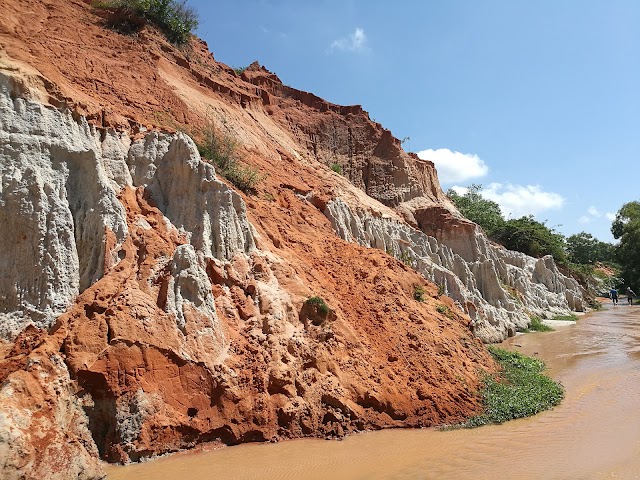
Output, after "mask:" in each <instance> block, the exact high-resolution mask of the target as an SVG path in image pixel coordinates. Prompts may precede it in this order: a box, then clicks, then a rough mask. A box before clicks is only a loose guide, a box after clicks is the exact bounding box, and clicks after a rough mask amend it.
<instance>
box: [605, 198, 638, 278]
mask: <svg viewBox="0 0 640 480" xmlns="http://www.w3.org/2000/svg"><path fill="white" fill-rule="evenodd" d="M611 233H613V237H614V238H615V239H617V240H619V244H618V248H617V249H616V257H617V259H618V262H619V263H620V264H621V265H622V277H623V278H624V279H625V281H626V282H627V284H628V285H629V286H631V285H633V286H635V287H636V288H638V285H640V202H639V201H633V202H629V203H625V204H624V205H623V206H622V208H621V209H620V210H619V211H618V213H617V214H616V218H615V220H614V221H613V224H612V225H611Z"/></svg>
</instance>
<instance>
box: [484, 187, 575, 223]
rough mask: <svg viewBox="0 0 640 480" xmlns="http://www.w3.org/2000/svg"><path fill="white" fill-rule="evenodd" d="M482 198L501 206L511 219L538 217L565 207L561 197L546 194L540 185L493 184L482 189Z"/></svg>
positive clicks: (555, 194) (505, 214)
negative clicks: (541, 213)
mask: <svg viewBox="0 0 640 480" xmlns="http://www.w3.org/2000/svg"><path fill="white" fill-rule="evenodd" d="M482 196H483V197H485V198H487V199H489V200H493V201H494V202H496V203H497V204H498V205H500V209H501V210H502V213H503V215H504V216H505V217H509V218H518V217H521V216H523V215H537V214H538V213H540V212H543V211H545V210H554V209H559V208H562V206H563V205H564V198H563V197H562V196H561V195H558V194H557V193H553V192H545V191H544V190H542V188H541V187H540V186H539V185H512V184H506V185H503V184H501V183H491V184H489V185H488V186H487V187H485V188H483V189H482Z"/></svg>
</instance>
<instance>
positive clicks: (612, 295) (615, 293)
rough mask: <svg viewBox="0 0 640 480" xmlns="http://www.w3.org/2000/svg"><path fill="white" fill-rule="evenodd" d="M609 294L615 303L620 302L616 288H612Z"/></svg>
mask: <svg viewBox="0 0 640 480" xmlns="http://www.w3.org/2000/svg"><path fill="white" fill-rule="evenodd" d="M609 296H610V297H611V301H612V302H613V304H614V305H617V304H618V290H616V289H615V288H612V289H611V290H610V291H609Z"/></svg>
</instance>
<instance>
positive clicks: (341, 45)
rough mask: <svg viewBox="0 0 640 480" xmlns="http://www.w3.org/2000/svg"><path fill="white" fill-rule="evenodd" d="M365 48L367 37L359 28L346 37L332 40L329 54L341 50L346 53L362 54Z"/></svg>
mask: <svg viewBox="0 0 640 480" xmlns="http://www.w3.org/2000/svg"><path fill="white" fill-rule="evenodd" d="M366 48H367V36H366V35H365V33H364V30H363V29H362V28H360V27H358V28H356V29H355V31H354V32H353V33H350V34H349V35H347V36H346V37H343V38H339V39H338V40H334V41H333V43H331V46H330V47H329V52H333V51H335V50H342V51H347V52H363V51H365V50H366Z"/></svg>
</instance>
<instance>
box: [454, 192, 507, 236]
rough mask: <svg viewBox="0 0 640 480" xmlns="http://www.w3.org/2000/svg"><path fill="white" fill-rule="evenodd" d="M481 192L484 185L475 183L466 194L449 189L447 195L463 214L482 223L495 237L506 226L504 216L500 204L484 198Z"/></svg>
mask: <svg viewBox="0 0 640 480" xmlns="http://www.w3.org/2000/svg"><path fill="white" fill-rule="evenodd" d="M481 192H482V185H479V184H475V183H474V184H473V185H470V186H469V187H468V188H467V191H466V193H465V194H464V195H459V194H458V193H457V192H456V191H455V190H453V189H449V191H448V192H447V196H448V197H449V198H450V199H451V201H452V202H453V203H454V204H455V206H456V208H457V209H458V210H460V213H462V215H464V216H465V217H466V218H468V219H469V220H471V221H472V222H474V223H477V224H478V225H480V226H481V227H482V229H483V230H484V231H485V233H486V234H487V235H488V236H489V238H492V239H493V238H494V237H495V235H496V234H498V233H499V232H500V231H501V230H502V229H503V228H504V218H503V217H502V212H501V211H500V206H499V205H498V204H497V203H496V202H494V201H492V200H487V199H486V198H484V197H483V196H482V194H481Z"/></svg>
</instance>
